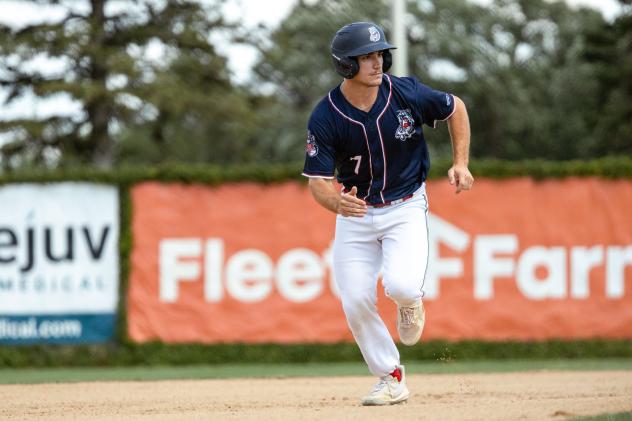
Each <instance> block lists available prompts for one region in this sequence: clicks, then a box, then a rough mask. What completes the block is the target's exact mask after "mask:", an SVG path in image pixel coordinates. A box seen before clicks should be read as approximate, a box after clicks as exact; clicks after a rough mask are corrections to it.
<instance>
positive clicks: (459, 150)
mask: <svg viewBox="0 0 632 421" xmlns="http://www.w3.org/2000/svg"><path fill="white" fill-rule="evenodd" d="M452 96H453V98H454V107H455V109H454V113H452V115H451V116H450V118H448V130H449V131H450V139H451V140H452V167H451V168H450V169H449V170H448V180H449V181H450V184H452V185H453V186H456V193H459V192H460V191H461V190H470V189H471V188H472V184H473V183H474V177H472V173H470V170H469V169H468V164H469V160H470V158H469V154H470V120H469V117H468V116H467V109H466V108H465V103H463V101H462V100H461V98H459V97H457V96H456V95H452Z"/></svg>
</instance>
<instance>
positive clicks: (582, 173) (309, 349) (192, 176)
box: [0, 157, 632, 367]
mask: <svg viewBox="0 0 632 421" xmlns="http://www.w3.org/2000/svg"><path fill="white" fill-rule="evenodd" d="M449 166H450V162H448V161H436V162H433V166H432V169H431V173H430V178H441V177H444V176H445V173H446V171H447V170H448V168H449ZM470 168H471V170H472V173H473V174H474V176H475V177H477V178H483V177H486V178H497V179H502V178H510V177H532V178H535V179H546V178H564V177H591V176H595V177H603V178H613V179H617V178H632V158H629V157H622V158H615V157H611V158H603V159H599V160H593V161H563V162H553V161H539V160H534V161H520V162H506V161H493V160H485V161H473V162H472V163H471V165H470ZM301 169H302V163H290V164H287V165H254V166H230V167H220V166H203V165H163V166H157V167H121V168H117V169H115V170H110V171H105V170H96V169H86V168H77V169H61V170H56V171H44V170H41V171H29V172H14V173H5V174H1V175H0V184H6V183H16V182H58V181H89V182H97V183H108V184H114V185H116V186H118V187H119V191H120V203H121V233H120V265H121V267H120V294H121V295H120V297H119V298H120V299H119V309H118V322H117V329H116V335H115V339H114V342H113V343H109V344H105V345H89V346H87V345H82V346H53V345H47V346H0V367H45V366H93V365H96V366H104V365H113V366H120V365H138V364H201V363H208V364H220V363H235V362H294V363H301V362H326V361H335V362H343V361H361V359H362V357H361V355H360V353H359V351H358V349H357V347H356V345H355V344H352V343H343V344H334V345H320V344H319V345H316V344H304V345H275V344H267V345H245V344H230V345H224V344H219V345H200V344H192V345H167V344H162V343H150V344H134V343H131V342H130V341H129V339H128V337H127V331H126V325H127V314H126V309H125V303H126V292H127V285H128V284H127V279H128V275H129V269H130V268H129V256H130V253H131V249H132V236H131V228H130V226H131V215H132V208H131V200H130V197H129V195H130V187H131V186H132V185H133V184H134V183H138V182H142V181H160V182H185V183H203V184H208V185H217V184H221V183H227V182H239V181H252V182H258V183H275V182H282V181H288V180H301V181H304V180H305V177H302V176H301V175H300V173H301ZM400 352H401V355H402V358H403V359H406V360H442V361H450V360H463V359H468V360H471V359H486V358H490V359H503V358H525V359H532V358H539V359H550V358H601V357H632V340H613V341H605V340H584V341H545V342H481V341H462V342H456V343H450V342H445V341H431V342H427V343H423V344H421V345H418V346H415V347H412V348H408V347H402V348H401V349H400Z"/></svg>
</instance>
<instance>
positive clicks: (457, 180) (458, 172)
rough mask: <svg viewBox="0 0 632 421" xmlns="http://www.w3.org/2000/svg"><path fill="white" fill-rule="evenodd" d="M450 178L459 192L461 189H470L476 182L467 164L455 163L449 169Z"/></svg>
mask: <svg viewBox="0 0 632 421" xmlns="http://www.w3.org/2000/svg"><path fill="white" fill-rule="evenodd" d="M448 180H450V184H451V185H453V186H456V193H457V194H458V193H460V192H461V190H470V189H471V188H472V184H474V177H472V173H470V170H468V169H467V165H453V166H452V168H450V169H449V170H448Z"/></svg>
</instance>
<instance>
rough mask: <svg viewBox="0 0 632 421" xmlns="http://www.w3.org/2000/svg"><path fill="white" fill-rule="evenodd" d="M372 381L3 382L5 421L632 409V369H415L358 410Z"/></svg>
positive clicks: (550, 414)
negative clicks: (389, 399) (388, 402)
mask: <svg viewBox="0 0 632 421" xmlns="http://www.w3.org/2000/svg"><path fill="white" fill-rule="evenodd" d="M372 384H373V379H372V378H370V377H368V376H367V377H334V378H326V377H311V378H280V379H231V380H178V381H153V382H88V383H65V384H60V383H56V384H37V385H0V419H2V420H93V421H94V420H150V419H151V420H179V419H182V420H184V419H186V420H252V421H255V420H257V421H259V420H300V421H309V420H319V421H320V420H344V421H351V420H361V421H369V420H372V419H379V420H386V419H396V420H547V419H548V420H564V419H569V418H573V417H576V416H582V415H595V414H600V413H605V412H622V411H631V410H632V371H607V372H598V371H595V372H520V373H502V374H450V375H448V374H433V375H426V374H417V375H410V376H409V377H408V387H409V389H410V391H411V396H410V400H409V402H408V403H406V404H401V405H394V406H390V407H362V406H360V405H359V398H360V397H361V396H362V395H363V394H365V393H367V392H368V391H369V390H370V389H371V386H372Z"/></svg>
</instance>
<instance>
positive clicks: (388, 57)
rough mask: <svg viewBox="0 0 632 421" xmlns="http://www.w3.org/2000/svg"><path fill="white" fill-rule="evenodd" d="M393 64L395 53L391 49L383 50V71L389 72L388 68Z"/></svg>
mask: <svg viewBox="0 0 632 421" xmlns="http://www.w3.org/2000/svg"><path fill="white" fill-rule="evenodd" d="M392 65H393V55H392V54H391V50H384V51H382V72H384V73H386V72H388V69H390V68H391V66H392Z"/></svg>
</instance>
